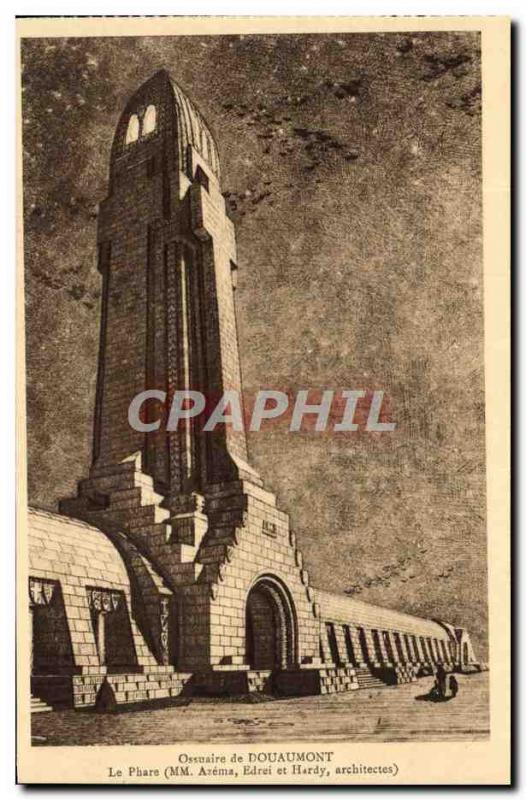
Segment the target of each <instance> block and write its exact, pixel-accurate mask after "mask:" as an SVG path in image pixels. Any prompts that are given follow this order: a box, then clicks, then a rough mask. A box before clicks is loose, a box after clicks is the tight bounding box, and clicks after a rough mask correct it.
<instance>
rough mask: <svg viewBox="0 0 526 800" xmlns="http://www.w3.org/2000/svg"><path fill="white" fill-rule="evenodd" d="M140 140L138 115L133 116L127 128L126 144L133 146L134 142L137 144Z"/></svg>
mask: <svg viewBox="0 0 526 800" xmlns="http://www.w3.org/2000/svg"><path fill="white" fill-rule="evenodd" d="M138 138H139V117H138V116H137V114H132V115H131V117H130V119H129V121H128V127H127V128H126V144H131V143H132V142H136V141H137V139H138Z"/></svg>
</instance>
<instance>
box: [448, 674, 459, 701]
mask: <svg viewBox="0 0 526 800" xmlns="http://www.w3.org/2000/svg"><path fill="white" fill-rule="evenodd" d="M449 691H450V692H451V697H456V696H457V694H458V681H457V679H456V678H455V676H454V675H450V676H449Z"/></svg>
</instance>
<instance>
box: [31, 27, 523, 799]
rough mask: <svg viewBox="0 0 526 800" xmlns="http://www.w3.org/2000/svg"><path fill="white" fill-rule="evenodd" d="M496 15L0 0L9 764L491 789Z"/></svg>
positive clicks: (499, 210) (501, 153)
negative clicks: (54, 9) (9, 82)
mask: <svg viewBox="0 0 526 800" xmlns="http://www.w3.org/2000/svg"><path fill="white" fill-rule="evenodd" d="M509 37H510V26H509V20H508V19H506V18H503V17H478V18H474V17H434V18H425V17H422V18H411V17H392V18H368V17H355V18H353V17H349V18H345V17H332V18H323V17H317V18H314V17H303V18H302V17H294V18H293V17H290V18H289V17H283V18H272V17H260V18H254V17H238V18H228V17H223V18H213V17H206V18H205V17H203V18H196V17H194V18H184V17H180V18H143V19H116V18H113V19H95V18H93V19H90V18H79V19H59V18H54V19H52V18H49V19H46V18H40V19H24V20H19V21H18V25H17V44H18V64H17V76H18V87H19V108H18V152H17V165H18V221H17V232H18V296H17V303H18V316H17V341H18V369H17V382H18V383H17V386H18V419H17V424H18V441H19V450H18V497H17V511H18V533H17V536H18V538H17V542H18V548H17V553H18V563H17V570H18V573H17V608H18V628H17V648H18V723H19V724H18V779H19V781H20V782H23V783H46V782H53V783H95V784H96V783H107V784H122V783H141V784H142V783H146V784H149V783H150V784H173V785H177V784H220V783H231V784H250V783H254V784H258V783H259V784H301V783H303V784H320V785H331V784H357V785H360V784H363V785H365V784H381V785H398V784H424V785H425V784H428V785H433V784H464V785H469V784H480V785H484V784H486V785H487V784H506V783H508V782H509V777H510V625H509V623H510V609H509V596H510V591H509V589H510V586H509V578H510V574H509V544H510V543H509V349H510V348H509V308H508V292H509V238H510V236H509V159H510V152H509V148H510V142H509V135H510V131H509V113H510V108H509V93H510V63H509Z"/></svg>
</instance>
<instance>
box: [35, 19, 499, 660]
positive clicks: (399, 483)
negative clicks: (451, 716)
mask: <svg viewBox="0 0 526 800" xmlns="http://www.w3.org/2000/svg"><path fill="white" fill-rule="evenodd" d="M22 60H23V144H24V202H25V267H26V330H27V375H28V446H29V499H30V502H31V503H32V504H34V505H40V506H45V507H48V508H55V507H56V501H57V499H58V498H59V497H61V496H64V495H68V494H73V493H74V492H75V488H76V486H75V485H76V481H77V480H78V479H80V478H82V477H84V476H86V474H87V471H88V468H89V462H90V448H91V425H92V413H93V402H94V391H95V376H96V363H97V348H98V330H99V312H100V308H99V303H100V276H99V274H98V273H97V270H96V266H95V253H96V251H95V235H96V216H97V203H98V202H99V201H100V200H101V199H103V198H104V196H105V191H106V179H107V170H108V160H109V153H110V146H111V142H112V137H113V132H114V127H115V125H116V123H117V119H118V116H119V114H120V112H121V110H122V108H123V106H124V105H125V103H126V101H127V99H128V98H129V96H130V95H131V94H132V93H133V92H134V91H135V90H136V88H137V87H138V86H139V85H140V84H141V83H143V81H145V80H146V79H147V78H148V77H150V76H151V74H152V73H153V72H154V71H156V70H158V69H161V68H164V69H168V70H169V71H170V72H171V73H172V75H173V77H174V78H175V80H176V81H177V82H178V83H180V85H181V86H182V87H183V89H185V90H186V91H187V93H188V94H189V95H190V97H191V98H192V99H193V100H194V101H195V102H196V104H197V105H198V106H199V108H200V109H201V111H202V112H203V114H204V116H205V118H206V119H207V120H208V122H209V124H210V127H211V129H212V131H213V133H214V135H215V138H216V140H217V143H218V146H219V152H220V156H221V162H222V174H223V181H222V183H223V190H224V192H225V196H226V198H227V202H228V205H229V208H230V212H231V216H232V218H233V219H234V220H235V222H236V228H237V241H238V261H239V267H240V270H239V282H238V291H237V302H238V320H239V340H240V341H239V343H240V351H241V359H242V369H243V376H244V382H245V389H246V391H247V392H248V393H253V392H256V391H257V390H258V389H259V388H278V389H289V390H292V391H295V390H297V389H299V388H306V387H313V388H318V389H320V390H321V389H324V388H338V387H347V388H354V389H362V388H373V389H374V388H378V389H384V390H385V391H386V393H387V395H388V396H389V407H390V413H391V416H392V419H393V420H395V421H396V422H397V429H396V432H395V433H390V434H384V435H372V434H369V433H358V434H353V435H352V436H349V435H348V434H347V435H339V436H338V435H334V434H333V435H330V434H324V435H320V434H315V433H304V434H286V433H284V431H283V429H282V428H272V429H271V430H270V431H267V432H266V433H263V432H261V433H259V434H253V435H252V436H251V437H250V440H249V446H250V452H251V459H252V462H253V463H254V465H255V466H256V467H257V468H258V470H259V471H260V473H261V474H262V476H263V477H264V479H265V482H266V485H267V487H268V488H270V489H272V490H274V491H275V492H276V493H277V494H278V498H279V501H280V504H281V506H282V507H283V508H284V510H286V511H288V512H289V513H290V514H291V518H292V524H293V527H294V529H295V530H296V532H297V534H298V539H299V542H300V545H301V547H302V549H303V552H304V556H305V560H306V563H307V566H308V568H309V571H310V574H311V577H312V583H313V584H314V585H319V586H320V587H323V588H327V589H332V590H342V591H345V590H348V591H352V592H354V593H356V595H357V596H359V597H360V598H361V599H364V600H368V601H371V602H378V603H382V604H385V605H387V606H390V607H393V608H401V609H405V610H408V611H412V612H415V613H419V614H425V615H431V616H436V617H442V618H444V619H447V620H449V621H451V622H454V623H458V624H464V625H466V626H467V627H468V628H469V629H470V630H471V631H472V633H473V635H474V639H475V644H476V645H477V646H478V647H479V651H480V654H481V656H485V654H486V650H485V647H486V625H487V615H486V593H487V589H486V535H485V474H484V393H483V392H484V375H483V317H482V293H483V286H482V248H481V151H480V142H481V131H480V99H481V98H480V94H481V88H480V42H479V37H478V35H477V34H473V33H458V34H456V33H451V34H447V33H419V34H411V35H403V34H393V33H388V34H374V35H373V34H334V35H331V36H327V35H323V36H316V35H302V36H221V37H162V38H156V37H154V38H146V37H144V38H143V37H141V38H114V37H112V38H105V39H102V38H98V39H88V38H82V39H81V38H77V39H40V40H25V41H24V42H23V46H22Z"/></svg>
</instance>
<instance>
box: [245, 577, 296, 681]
mask: <svg viewBox="0 0 526 800" xmlns="http://www.w3.org/2000/svg"><path fill="white" fill-rule="evenodd" d="M245 620H246V626H245V631H246V655H245V658H246V662H247V664H249V666H250V667H252V669H257V670H274V669H286V668H287V667H291V666H292V665H293V664H294V663H295V662H296V660H297V656H296V614H295V610H294V606H293V602H292V599H291V597H290V595H289V593H288V590H287V589H286V587H285V586H284V585H283V583H281V581H279V580H278V579H277V578H275V577H273V576H271V575H264V576H262V577H261V578H258V580H257V581H256V582H255V583H254V585H253V586H252V588H251V589H250V591H249V593H248V595H247V602H246V612H245Z"/></svg>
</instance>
